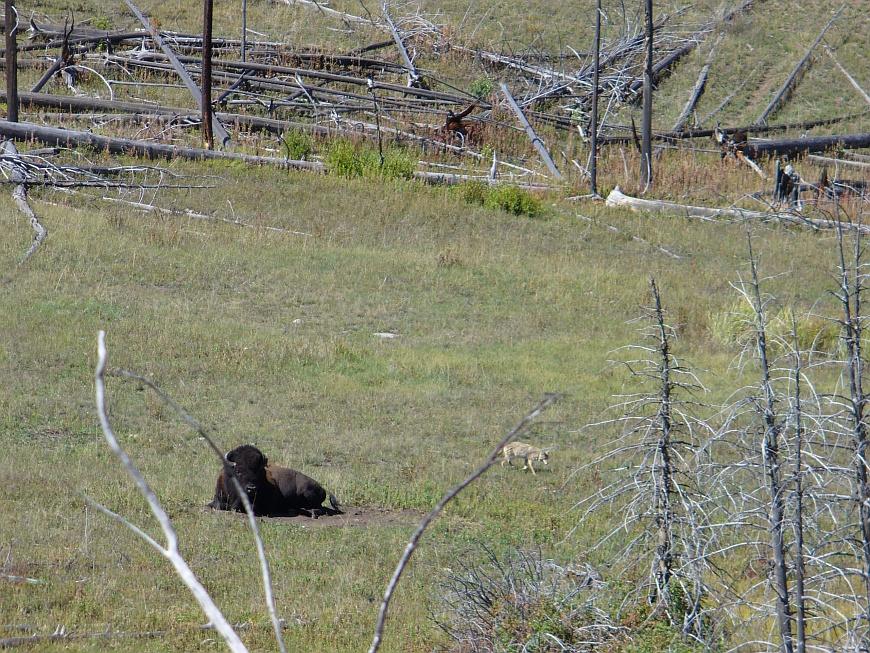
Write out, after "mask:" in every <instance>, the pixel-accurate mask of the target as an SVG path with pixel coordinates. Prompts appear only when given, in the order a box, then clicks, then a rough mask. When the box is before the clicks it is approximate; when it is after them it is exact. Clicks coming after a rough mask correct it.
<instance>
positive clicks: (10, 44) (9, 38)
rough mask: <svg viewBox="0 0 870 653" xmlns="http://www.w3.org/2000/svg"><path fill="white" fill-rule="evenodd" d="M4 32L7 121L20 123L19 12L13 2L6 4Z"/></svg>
mask: <svg viewBox="0 0 870 653" xmlns="http://www.w3.org/2000/svg"><path fill="white" fill-rule="evenodd" d="M4 7H5V10H4V13H3V17H4V31H5V33H6V51H5V53H4V59H5V61H4V65H5V67H6V98H7V103H6V106H7V110H6V120H8V121H9V122H18V11H16V9H15V2H14V1H13V0H6V1H5V3H4Z"/></svg>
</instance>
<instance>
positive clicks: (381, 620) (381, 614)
mask: <svg viewBox="0 0 870 653" xmlns="http://www.w3.org/2000/svg"><path fill="white" fill-rule="evenodd" d="M559 396H560V395H558V394H547V395H545V396H544V398H543V399H542V400H541V401H540V402H538V405H537V406H535V407H534V408H533V409H532V410H531V411H530V412H529V413H527V414H526V416H525V417H523V418H522V419H521V420H520V422H519V423H518V424H517V425H516V426H515V427H514V428H513V429H511V431H510V432H509V433H508V434H507V435H505V436H504V437H503V438H502V439H501V440H500V441H499V443H498V444H497V445H496V446H495V448H494V449H493V450H492V451H491V452H490V454H489V457H487V459H486V460H485V461H484V462H483V464H482V465H481V466H480V467H478V468H477V469H475V470H474V471H473V472H472V473H471V474H469V475H468V476H467V477H466V478H465V480H463V481H462V482H461V483H459V484H458V485H456V486H454V487H453V488H451V489H450V490H449V491H448V492H447V493H446V494H445V495H444V496H443V497H442V498H441V500H440V501H439V502H438V503H437V504H436V505H435V507H434V508H433V509H432V510H431V511H430V512H429V514H427V515H426V516H425V517H423V519H422V520H421V521H420V524H419V526H417V530H415V531H414V534H413V535H412V536H411V539H410V540H409V541H408V544H407V546H406V547H405V551H404V553H402V557H401V558H400V560H399V564H398V565H396V570H395V571H394V572H393V576H392V578H390V582H389V584H388V585H387V590H386V592H384V598H383V601H381V607H380V610H379V611H378V620H377V623H376V624H375V633H374V637H373V638H372V644H371V646H370V647H369V651H368V653H377V651H378V649H379V648H380V646H381V642H382V639H383V636H384V624H385V622H386V619H387V611H388V610H389V607H390V600H391V599H392V598H393V593H394V592H395V591H396V587H397V586H398V584H399V579H400V578H401V577H402V574H403V573H404V571H405V568H406V567H407V566H408V562H409V561H410V560H411V556H412V555H413V554H414V551H415V550H416V549H417V545H418V544H419V542H420V538H421V537H423V533H424V532H425V531H426V529H427V528H428V527H429V525H430V524H431V523H432V522H433V521H434V520H435V519H436V518H437V517H438V515H440V514H441V511H442V510H444V507H445V506H446V505H447V504H448V503H450V501H452V500H453V499H454V498H455V497H456V495H458V494H459V493H460V492H462V490H464V489H465V488H466V487H468V486H469V485H471V483H473V482H474V481H475V480H477V479H478V478H480V477H481V476H482V475H483V473H484V472H486V470H488V469H489V468H490V467H492V466H493V464H495V462H496V460H497V459H498V456H499V454H500V453H501V450H502V448H503V447H504V445H506V444H507V443H508V442H510V441H511V440H513V439H514V438H515V437H517V436H518V435H519V434H520V433H522V432H523V431H525V430H526V428H527V427H528V426H529V424H530V423H531V422H532V421H533V420H534V419H535V418H537V416H538V415H540V414H541V413H542V412H543V411H544V409H546V408H547V407H548V406H549V405H550V404H552V403H553V402H555V401H556V400H557V399H559Z"/></svg>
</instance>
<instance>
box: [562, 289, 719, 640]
mask: <svg viewBox="0 0 870 653" xmlns="http://www.w3.org/2000/svg"><path fill="white" fill-rule="evenodd" d="M650 291H651V295H652V302H651V305H650V306H648V307H647V308H645V309H644V317H643V318H642V319H643V320H644V323H645V324H646V326H645V327H643V328H642V329H641V333H642V335H643V336H644V340H645V341H646V343H647V344H644V345H632V346H629V347H627V348H626V350H628V351H629V352H632V353H633V352H638V353H639V356H638V357H637V358H634V357H633V356H632V355H631V353H629V355H628V357H627V358H628V360H623V361H621V362H622V363H623V364H624V365H625V366H627V367H628V369H629V372H630V374H631V378H632V380H633V381H634V382H635V383H636V384H637V385H638V386H639V387H638V389H637V391H634V392H629V393H627V394H625V395H623V396H622V402H621V403H620V404H618V406H617V407H616V408H617V409H618V410H619V411H620V412H621V416H620V417H619V418H617V419H615V420H606V421H604V422H601V423H600V424H598V425H597V426H608V427H610V426H613V425H619V426H621V428H622V429H623V434H622V435H621V436H620V437H619V438H618V439H617V440H615V441H614V442H613V444H612V445H611V446H610V448H609V450H608V451H607V452H606V453H604V454H603V455H601V456H600V457H598V458H597V459H595V460H593V461H592V462H590V463H588V464H587V465H585V466H584V467H581V468H580V470H582V469H585V468H593V467H594V468H598V467H599V466H600V465H601V464H603V463H608V462H612V463H613V464H614V465H615V466H616V469H614V470H613V471H612V472H611V473H610V476H611V478H610V480H609V482H607V483H606V484H605V486H604V487H603V488H602V489H600V490H599V491H598V492H596V493H595V494H594V495H592V496H589V497H587V498H586V499H584V500H582V501H580V502H579V503H578V504H577V507H579V508H582V509H583V514H582V516H581V518H580V520H579V521H578V524H577V525H576V526H575V530H576V529H578V528H580V527H581V526H582V525H583V524H584V523H585V522H586V520H587V519H588V518H589V517H590V516H591V515H593V514H594V513H596V512H598V511H600V510H602V509H605V508H610V509H611V510H612V511H613V512H615V513H619V514H620V515H621V518H620V520H619V521H620V523H619V524H618V525H617V526H616V527H615V528H613V529H611V530H610V531H609V532H608V533H607V534H606V535H605V536H604V537H603V538H601V539H600V540H598V541H597V542H596V543H595V545H594V546H593V548H592V550H591V551H590V553H592V552H594V551H596V550H598V549H599V548H603V547H605V546H612V545H613V543H614V542H615V541H616V539H617V538H618V537H620V536H622V537H623V538H624V539H625V541H626V542H627V543H626V544H625V545H624V546H618V547H617V548H618V553H617V554H616V555H615V556H614V558H612V559H611V561H610V562H611V563H612V565H613V569H614V570H615V572H616V573H617V575H619V576H624V577H626V580H628V581H629V582H630V583H632V584H633V585H634V587H635V589H634V590H632V591H631V592H630V593H629V596H628V597H627V599H626V600H637V599H639V598H640V597H641V596H644V595H645V597H646V599H647V600H648V601H649V603H651V604H652V605H653V606H654V614H655V615H657V617H658V618H660V619H665V620H666V621H667V622H668V623H670V624H671V625H672V626H674V627H675V628H678V629H679V630H680V631H681V632H682V633H683V634H684V635H686V636H688V637H691V638H693V639H695V640H698V641H705V640H707V638H708V637H710V635H711V633H710V632H709V620H707V619H705V610H706V608H705V607H704V602H705V598H706V595H707V585H706V583H707V576H708V574H709V573H711V572H710V569H709V567H708V555H707V552H708V548H709V546H710V544H711V542H712V541H713V540H714V539H715V533H716V531H717V527H716V526H715V525H712V524H711V523H710V521H709V519H708V501H707V496H706V492H705V490H704V482H703V481H702V480H701V475H702V474H703V472H702V471H701V470H702V465H701V464H700V460H701V458H699V455H700V454H701V453H702V447H701V444H702V442H701V438H700V433H701V432H703V431H706V430H707V428H708V427H707V425H706V424H704V423H703V422H701V421H699V420H697V419H696V418H695V417H694V416H693V412H694V408H696V407H697V406H696V402H695V401H694V400H693V399H692V396H693V395H695V394H697V393H698V392H699V391H702V390H703V386H702V385H701V383H700V381H699V380H698V378H697V377H696V375H695V374H694V373H693V372H692V371H691V370H690V369H688V368H686V367H685V366H684V365H683V364H682V363H681V362H680V361H679V360H678V359H677V357H676V356H675V355H674V353H673V350H672V343H673V340H674V338H675V337H676V334H675V332H674V330H673V328H672V327H670V326H668V324H667V323H666V320H665V312H664V309H663V308H662V303H661V297H660V295H659V290H658V286H657V285H656V283H655V281H654V280H652V279H651V280H650ZM580 470H578V471H580ZM644 567H646V568H647V569H649V572H648V574H647V578H646V579H642V578H637V577H636V573H637V570H638V569H642V568H644Z"/></svg>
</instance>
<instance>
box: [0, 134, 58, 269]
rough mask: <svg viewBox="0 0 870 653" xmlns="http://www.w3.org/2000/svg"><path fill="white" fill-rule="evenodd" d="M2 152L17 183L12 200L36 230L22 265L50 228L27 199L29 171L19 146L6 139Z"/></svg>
mask: <svg viewBox="0 0 870 653" xmlns="http://www.w3.org/2000/svg"><path fill="white" fill-rule="evenodd" d="M10 124H17V123H10ZM0 152H2V153H3V155H4V159H6V160H5V161H3V167H4V168H6V169H7V170H9V171H10V172H9V177H10V180H11V181H12V183H13V184H15V188H13V189H12V200H13V201H14V202H15V206H17V207H18V210H19V211H21V213H23V214H24V217H25V218H27V221H28V222H29V223H30V226H31V227H32V228H33V232H34V233H33V241H32V242H31V243H30V247H29V248H28V250H27V252H26V253H25V254H24V257H23V258H22V259H21V262H20V263H19V265H21V264H23V263H26V262H27V260H28V259H29V258H30V257H31V256H33V254H34V253H35V252H36V250H37V249H38V248H39V246H40V245H41V244H42V241H43V240H45V237H46V236H47V235H48V230H47V229H46V228H45V227H43V226H42V224H41V223H40V222H39V218H38V217H37V216H36V213H34V212H33V209H32V208H31V207H30V203H29V202H28V201H27V172H26V170H25V169H24V167H23V166H22V165H21V159H20V157H19V156H18V148H16V147H15V143H13V142H12V141H4V142H3V144H2V146H0Z"/></svg>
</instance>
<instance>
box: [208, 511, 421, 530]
mask: <svg viewBox="0 0 870 653" xmlns="http://www.w3.org/2000/svg"><path fill="white" fill-rule="evenodd" d="M342 509H343V510H344V513H343V514H340V515H322V516H320V517H318V518H317V519H313V518H311V517H308V516H307V515H294V516H292V517H265V518H264V519H268V520H269V521H276V522H286V523H289V524H294V525H299V526H302V527H304V528H329V527H338V526H361V527H366V526H411V525H414V524H416V523H417V522H419V521H420V518H421V517H422V516H423V513H421V512H420V511H418V510H410V509H404V510H389V509H387V508H374V507H368V506H366V507H351V506H342ZM205 510H208V511H209V512H211V511H212V510H211V509H210V508H205ZM230 514H232V515H233V516H234V517H236V518H238V519H247V516H246V515H245V514H244V513H230Z"/></svg>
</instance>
